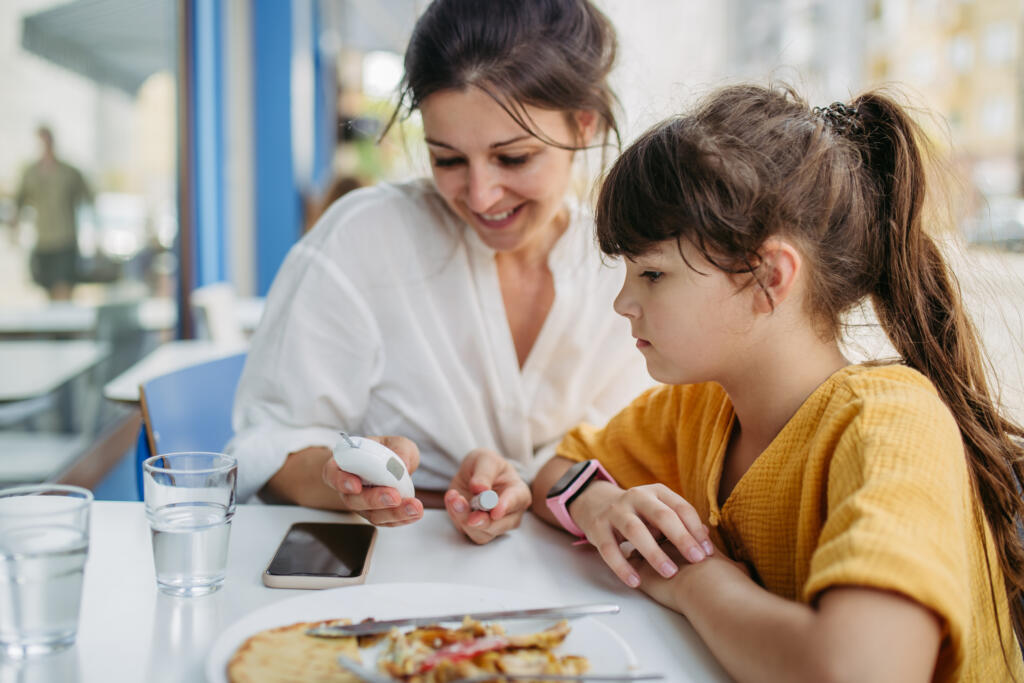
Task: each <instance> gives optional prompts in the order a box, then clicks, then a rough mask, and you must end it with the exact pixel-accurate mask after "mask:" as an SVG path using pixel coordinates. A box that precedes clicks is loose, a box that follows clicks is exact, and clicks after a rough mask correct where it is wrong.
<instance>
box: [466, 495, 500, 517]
mask: <svg viewBox="0 0 1024 683" xmlns="http://www.w3.org/2000/svg"><path fill="white" fill-rule="evenodd" d="M497 504H498V494H497V493H495V492H494V491H491V490H490V489H488V490H486V491H481V492H480V493H478V494H476V495H475V496H473V500H471V501H469V507H471V508H473V509H474V510H483V511H484V512H487V511H488V510H493V509H494V508H495V506H497Z"/></svg>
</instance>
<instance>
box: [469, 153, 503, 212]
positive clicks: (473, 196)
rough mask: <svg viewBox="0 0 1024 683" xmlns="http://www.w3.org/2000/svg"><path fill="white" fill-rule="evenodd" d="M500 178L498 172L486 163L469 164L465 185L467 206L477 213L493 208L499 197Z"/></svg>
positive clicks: (500, 188) (500, 191)
mask: <svg viewBox="0 0 1024 683" xmlns="http://www.w3.org/2000/svg"><path fill="white" fill-rule="evenodd" d="M500 180H501V179H500V177H499V174H498V173H496V172H495V170H494V169H492V168H490V167H489V165H488V164H477V165H470V167H469V182H468V183H467V187H466V195H467V196H466V204H467V205H468V206H469V208H470V209H472V210H473V211H476V212H477V213H484V212H486V211H487V210H488V209H492V208H494V206H495V205H496V204H497V203H498V200H500V199H501V194H502V187H501V182H500Z"/></svg>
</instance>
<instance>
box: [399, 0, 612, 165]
mask: <svg viewBox="0 0 1024 683" xmlns="http://www.w3.org/2000/svg"><path fill="white" fill-rule="evenodd" d="M615 50H616V40H615V29H614V28H613V27H612V25H611V22H609V21H608V18H607V17H605V16H604V15H603V14H602V13H601V12H599V11H598V10H597V9H596V8H595V7H594V6H593V5H591V4H590V3H589V2H588V1H587V0H486V1H482V0H433V2H431V3H430V5H428V6H427V9H426V10H425V11H424V13H423V15H422V16H421V17H420V18H419V20H418V21H417V22H416V27H415V28H414V29H413V32H412V37H411V38H410V39H409V46H408V48H407V49H406V51H405V76H404V78H403V79H402V83H401V84H400V86H399V88H400V89H399V93H400V95H399V104H398V106H397V107H396V108H395V111H394V113H393V114H392V115H391V120H390V121H388V123H387V125H386V126H385V127H384V132H383V133H382V134H381V135H382V137H383V135H384V134H386V133H387V132H388V130H389V129H390V128H391V126H392V125H393V124H394V123H395V121H396V120H398V118H399V117H400V116H403V114H404V115H405V116H408V114H409V113H410V112H412V111H413V110H414V109H416V108H418V107H419V106H420V104H421V103H422V102H423V100H425V99H426V98H427V97H429V96H430V95H432V94H433V93H435V92H438V91H441V90H465V89H467V88H470V87H474V88H479V89H480V90H482V91H483V92H485V93H487V95H489V96H490V97H491V98H493V99H494V101H495V102H497V103H498V104H499V105H501V107H502V108H503V109H505V111H507V112H508V113H509V115H510V116H511V117H512V118H513V119H514V120H515V121H516V123H518V124H519V125H520V126H522V127H523V128H524V129H525V130H526V131H528V132H529V133H530V134H531V135H533V136H535V137H537V138H538V139H541V140H543V141H544V142H546V143H548V144H551V145H554V146H556V147H562V148H567V149H578V146H568V145H565V144H564V143H559V142H556V141H554V140H551V139H550V138H547V137H545V136H543V134H542V133H541V132H540V131H538V130H536V127H535V126H533V125H532V121H530V117H529V116H528V114H527V112H526V109H525V107H526V106H527V105H529V106H533V107H537V108H539V109H549V110H556V111H564V112H566V113H570V112H574V111H581V110H586V111H593V112H594V113H595V114H596V115H597V117H598V120H599V131H600V132H601V133H602V135H603V140H604V142H605V143H607V141H608V136H609V134H614V135H615V139H616V143H618V141H619V130H618V125H617V124H616V121H615V114H614V111H613V110H614V107H615V102H616V100H615V96H614V94H613V93H612V91H611V88H610V87H609V86H608V83H607V77H608V72H609V71H611V68H612V64H613V63H614V61H615ZM569 124H570V126H571V127H572V130H574V131H576V130H577V127H576V120H575V119H574V118H572V117H570V120H569Z"/></svg>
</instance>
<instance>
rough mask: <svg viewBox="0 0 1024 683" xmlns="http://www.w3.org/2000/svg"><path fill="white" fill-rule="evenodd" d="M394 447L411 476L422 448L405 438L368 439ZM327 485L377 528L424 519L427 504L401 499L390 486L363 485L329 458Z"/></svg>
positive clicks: (348, 505)
mask: <svg viewBox="0 0 1024 683" xmlns="http://www.w3.org/2000/svg"><path fill="white" fill-rule="evenodd" d="M365 438H367V439H373V440H374V441H376V442H378V443H380V444H383V445H385V446H387V447H388V448H390V449H391V450H392V451H394V452H395V454H396V455H397V456H398V457H399V458H401V459H402V462H404V463H405V468H406V469H407V470H409V474H412V473H413V471H415V469H416V468H417V467H419V464H420V449H419V448H417V447H416V444H415V443H413V442H412V441H411V440H409V439H407V438H405V437H404V436H368V437H365ZM322 476H323V480H324V483H325V484H326V485H327V486H328V487H329V488H331V489H333V490H335V491H337V492H338V497H339V498H341V502H342V504H343V505H344V506H345V508H346V509H348V510H349V511H351V512H354V513H356V514H358V515H361V516H362V517H364V518H365V519H366V520H367V521H369V522H370V523H371V524H374V525H376V526H402V525H403V524H409V523H411V522H415V521H416V520H418V519H419V518H420V517H422V516H423V503H422V502H420V501H419V500H417V499H416V498H406V499H405V500H402V499H401V494H399V493H398V491H397V490H396V489H394V488H391V487H390V486H365V487H364V486H363V482H362V480H360V479H359V477H358V476H356V475H354V474H352V473H351V472H346V471H344V470H343V469H341V468H340V467H338V463H336V462H335V461H334V458H328V459H327V462H325V463H324V467H323V472H322Z"/></svg>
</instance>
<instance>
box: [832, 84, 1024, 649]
mask: <svg viewBox="0 0 1024 683" xmlns="http://www.w3.org/2000/svg"><path fill="white" fill-rule="evenodd" d="M851 104H852V106H853V107H854V108H855V114H853V116H854V117H855V122H856V126H855V129H854V130H850V131H849V132H848V133H847V137H848V138H849V139H851V140H853V141H854V142H855V144H856V146H857V147H858V149H859V152H860V155H861V158H862V161H863V163H864V165H865V167H866V170H867V172H868V175H869V176H870V177H871V178H872V182H870V183H868V184H867V192H869V193H873V194H874V196H873V197H868V198H867V199H868V201H867V204H868V205H873V206H874V210H875V217H876V220H874V221H872V222H871V228H870V229H871V230H876V231H877V233H876V234H874V235H872V236H871V239H870V241H869V246H868V250H869V256H870V257H871V260H872V261H873V262H874V263H875V264H877V271H876V272H877V279H876V280H875V282H874V286H873V288H872V293H871V297H872V302H873V303H874V306H875V310H876V312H877V314H878V317H879V320H880V321H881V323H882V327H883V329H884V330H885V332H886V334H887V335H888V337H889V340H890V341H891V342H892V343H893V345H894V346H895V347H896V350H897V351H898V352H899V353H900V355H901V356H902V357H903V359H904V361H905V362H906V364H907V365H909V366H910V367H912V368H914V369H916V370H918V371H920V372H921V373H923V374H924V375H925V376H926V377H928V379H930V380H931V381H932V383H933V384H934V385H935V387H936V388H937V389H938V392H939V395H940V396H941V397H942V399H943V400H944V402H945V403H946V405H948V406H949V408H950V410H951V411H952V413H953V416H954V417H955V418H956V421H957V424H958V425H959V427H960V431H961V433H962V434H963V439H964V446H965V449H966V452H967V460H968V466H969V469H970V472H971V476H972V478H973V481H974V485H975V487H976V490H977V494H978V497H979V500H980V501H981V504H982V507H983V508H984V511H985V516H986V518H987V519H988V523H989V526H990V528H991V530H992V535H993V537H994V540H995V544H996V548H997V550H998V553H999V563H1000V566H1001V568H1002V571H1003V575H1004V577H1005V579H1006V593H1007V598H1008V600H1009V603H1010V604H1009V607H1010V613H1011V615H1012V618H1013V625H1014V630H1015V631H1016V634H1017V638H1018V641H1020V642H1024V605H1022V601H1021V599H1022V594H1024V545H1022V542H1021V538H1020V536H1019V535H1018V531H1019V524H1020V522H1021V520H1022V519H1024V499H1022V494H1021V487H1020V484H1021V482H1022V481H1024V449H1022V446H1021V442H1020V441H1017V439H1019V438H1021V437H1022V436H1024V430H1022V429H1021V427H1020V426H1018V425H1016V424H1014V423H1013V422H1011V421H1010V420H1008V419H1006V418H1005V417H1004V416H1002V415H1001V414H1000V412H999V409H998V406H997V405H996V402H995V401H994V400H993V398H992V395H991V393H990V391H989V387H988V382H987V380H986V377H985V362H984V360H983V355H982V352H981V345H980V344H979V342H978V335H977V332H976V331H975V329H974V326H973V325H972V324H971V322H970V320H969V319H968V317H967V315H966V314H965V313H964V310H963V304H962V303H961V299H960V290H959V286H958V284H957V281H956V279H955V278H954V276H953V274H952V272H951V271H950V270H949V268H948V267H947V265H946V263H945V260H944V259H943V257H942V254H941V252H940V251H939V248H938V246H937V245H936V243H935V242H934V241H933V240H932V238H931V237H930V236H929V235H928V234H927V232H926V231H925V229H924V226H923V221H924V218H923V216H922V209H923V207H924V200H925V180H924V179H925V164H924V161H923V159H922V155H921V147H919V145H920V144H921V142H922V141H923V140H922V136H921V133H920V131H919V129H918V127H917V125H916V124H915V123H914V122H913V121H912V120H911V119H910V117H909V116H908V115H907V113H906V112H905V111H904V110H903V109H902V108H901V107H900V106H899V105H897V104H896V103H895V102H893V101H892V100H890V99H888V98H887V97H885V96H884V95H881V94H878V93H869V94H866V95H863V96H861V97H859V98H857V99H856V100H855V101H854V102H852V103H851ZM1004 654H1005V653H1004Z"/></svg>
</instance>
